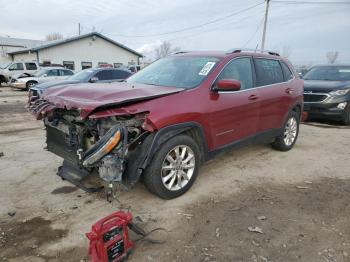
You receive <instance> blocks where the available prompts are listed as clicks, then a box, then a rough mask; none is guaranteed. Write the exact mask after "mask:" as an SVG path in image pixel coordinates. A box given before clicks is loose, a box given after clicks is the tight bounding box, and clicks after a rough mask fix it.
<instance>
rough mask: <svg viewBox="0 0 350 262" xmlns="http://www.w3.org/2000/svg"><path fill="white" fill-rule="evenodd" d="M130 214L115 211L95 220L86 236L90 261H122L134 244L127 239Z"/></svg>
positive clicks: (130, 219) (130, 221) (130, 223)
mask: <svg viewBox="0 0 350 262" xmlns="http://www.w3.org/2000/svg"><path fill="white" fill-rule="evenodd" d="M128 227H132V214H131V213H130V212H124V211H117V212H114V213H112V214H111V215H109V216H107V217H105V218H103V219H101V220H99V221H97V222H96V223H95V224H94V225H93V226H92V230H91V232H89V233H87V234H86V236H87V238H88V239H89V240H90V246H89V255H90V258H91V261H92V262H119V261H124V260H125V259H126V258H127V257H128V255H129V254H130V252H131V251H132V249H133V248H134V247H135V244H134V243H133V242H132V241H131V240H130V239H129V232H128Z"/></svg>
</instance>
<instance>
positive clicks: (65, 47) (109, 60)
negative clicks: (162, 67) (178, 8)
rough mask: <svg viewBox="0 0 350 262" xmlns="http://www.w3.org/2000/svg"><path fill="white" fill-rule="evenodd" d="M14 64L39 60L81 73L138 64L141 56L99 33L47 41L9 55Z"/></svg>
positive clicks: (39, 61) (42, 62) (40, 62)
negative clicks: (104, 65) (84, 70)
mask: <svg viewBox="0 0 350 262" xmlns="http://www.w3.org/2000/svg"><path fill="white" fill-rule="evenodd" d="M8 55H10V57H11V60H12V61H37V62H38V63H39V64H45V65H50V64H61V65H63V66H65V67H66V68H69V69H72V70H75V71H79V70H82V69H85V68H90V67H97V66H99V65H101V64H111V65H113V66H114V67H119V66H120V65H122V64H123V65H126V66H127V65H130V64H139V59H140V57H142V55H141V54H140V53H138V52H136V51H134V50H132V49H130V48H128V47H126V46H124V45H122V44H120V43H118V42H116V41H114V40H112V39H110V38H108V37H106V36H104V35H102V34H100V33H96V32H92V33H89V34H84V35H80V36H75V37H71V38H66V39H63V40H56V41H50V42H45V43H44V44H41V45H36V46H34V47H30V48H26V49H22V50H17V51H12V52H8Z"/></svg>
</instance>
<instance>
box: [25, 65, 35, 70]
mask: <svg viewBox="0 0 350 262" xmlns="http://www.w3.org/2000/svg"><path fill="white" fill-rule="evenodd" d="M26 68H27V70H37V69H38V68H37V66H36V64H35V63H26Z"/></svg>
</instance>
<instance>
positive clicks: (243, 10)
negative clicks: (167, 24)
mask: <svg viewBox="0 0 350 262" xmlns="http://www.w3.org/2000/svg"><path fill="white" fill-rule="evenodd" d="M263 3H264V2H260V3H258V4H255V5H253V6H249V7H247V8H245V9H242V10H239V11H236V12H233V13H231V14H229V15H226V16H224V17H220V18H217V19H214V20H211V21H208V22H206V23H203V24H198V25H195V26H190V27H186V28H182V29H179V30H174V31H169V32H164V33H159V34H149V35H122V34H109V35H113V36H121V37H130V38H134V37H135V38H136V37H153V36H162V35H169V34H175V33H180V32H184V31H188V30H192V29H195V28H198V27H203V26H206V25H209V24H213V23H216V22H219V21H221V20H225V19H227V18H229V17H232V16H235V15H238V14H240V13H243V12H246V11H248V10H250V9H253V8H255V7H257V6H259V5H262V4H263Z"/></svg>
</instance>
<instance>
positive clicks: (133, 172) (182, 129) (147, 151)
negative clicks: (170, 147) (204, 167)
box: [125, 122, 208, 185]
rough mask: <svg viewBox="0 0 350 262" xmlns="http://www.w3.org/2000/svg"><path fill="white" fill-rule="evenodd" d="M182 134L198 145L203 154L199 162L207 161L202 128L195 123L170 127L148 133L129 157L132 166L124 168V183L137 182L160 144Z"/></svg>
mask: <svg viewBox="0 0 350 262" xmlns="http://www.w3.org/2000/svg"><path fill="white" fill-rule="evenodd" d="M183 133H186V134H187V135H189V136H190V137H192V138H193V139H194V141H195V142H196V143H197V144H198V146H199V147H200V150H201V152H203V154H201V161H205V160H206V159H207V155H208V153H207V152H208V150H207V143H206V139H205V134H204V129H203V127H202V126H201V125H200V124H199V123H197V122H185V123H180V124H175V125H170V126H167V127H164V128H162V129H160V130H158V131H157V132H154V133H150V134H149V135H148V136H147V137H146V138H145V140H144V141H143V143H142V144H141V145H140V147H139V149H138V150H137V151H135V152H134V153H132V155H130V156H129V158H128V162H133V165H130V166H128V167H127V168H126V173H125V181H126V182H127V184H129V185H133V184H135V183H136V182H137V181H138V180H139V178H140V176H141V175H142V173H143V171H144V170H145V169H146V168H147V166H148V165H149V164H150V162H151V161H152V159H153V157H154V155H155V153H156V152H157V150H158V149H159V147H160V146H161V145H162V144H164V143H165V142H166V141H168V140H169V139H171V138H172V137H174V136H176V135H179V134H183Z"/></svg>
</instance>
